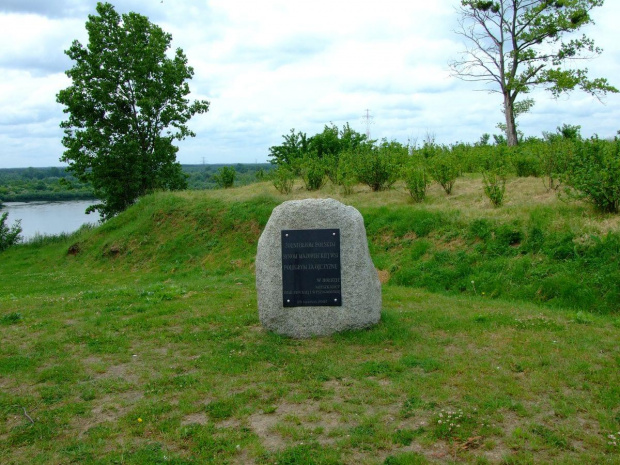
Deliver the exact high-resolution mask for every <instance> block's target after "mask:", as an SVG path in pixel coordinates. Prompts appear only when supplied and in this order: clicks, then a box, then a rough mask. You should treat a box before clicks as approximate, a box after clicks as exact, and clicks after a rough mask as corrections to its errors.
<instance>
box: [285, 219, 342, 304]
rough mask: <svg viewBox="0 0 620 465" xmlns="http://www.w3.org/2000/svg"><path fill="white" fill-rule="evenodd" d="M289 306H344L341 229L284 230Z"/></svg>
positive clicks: (286, 290) (286, 292)
mask: <svg viewBox="0 0 620 465" xmlns="http://www.w3.org/2000/svg"><path fill="white" fill-rule="evenodd" d="M282 298H283V305H284V306H285V307H332V306H333V307H340V306H341V305H342V294H341V288H340V230H339V229H289V230H282Z"/></svg>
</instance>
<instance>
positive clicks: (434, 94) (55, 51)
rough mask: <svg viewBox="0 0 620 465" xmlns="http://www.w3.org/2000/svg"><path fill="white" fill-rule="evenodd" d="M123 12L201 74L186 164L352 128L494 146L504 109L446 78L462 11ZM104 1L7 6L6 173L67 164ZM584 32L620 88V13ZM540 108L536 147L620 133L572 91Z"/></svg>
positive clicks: (275, 5)
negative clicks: (70, 119)
mask: <svg viewBox="0 0 620 465" xmlns="http://www.w3.org/2000/svg"><path fill="white" fill-rule="evenodd" d="M111 3H113V4H114V5H115V7H116V10H117V11H118V12H119V13H127V12H129V11H135V12H137V13H141V14H143V15H145V16H148V17H149V19H150V20H151V21H152V22H154V23H157V24H158V25H160V26H161V27H162V28H163V29H164V30H165V31H167V32H170V33H171V34H172V37H173V43H172V46H173V48H176V47H180V48H182V49H183V50H184V51H185V53H186V55H187V57H188V60H189V64H190V65H191V66H193V67H194V70H195V76H194V79H193V80H192V81H191V82H190V88H191V89H192V97H193V98H201V99H207V100H209V101H210V102H211V109H210V111H209V112H208V113H206V114H204V115H198V116H196V117H194V119H193V120H192V122H191V123H190V125H191V127H192V129H193V130H194V131H195V132H196V134H197V136H196V137H195V138H193V139H187V140H185V141H183V142H181V143H180V151H179V154H178V158H179V161H180V162H181V163H184V164H198V163H203V162H205V163H254V162H256V161H258V162H264V161H267V160H268V155H269V147H270V146H272V145H278V144H280V142H281V141H282V135H283V134H285V133H288V132H289V130H290V129H291V128H295V129H297V130H302V131H304V132H306V133H307V134H308V135H313V134H315V133H317V132H320V131H321V130H322V129H323V126H324V125H325V124H330V123H331V122H333V123H335V124H336V125H338V126H342V125H343V124H345V123H346V122H349V123H350V125H351V126H352V127H353V128H354V129H356V130H357V131H359V132H361V133H364V132H365V131H366V120H365V118H364V115H365V114H366V110H367V109H368V110H370V116H371V117H372V124H371V125H370V131H371V137H372V138H377V139H380V138H384V137H385V138H388V139H396V140H398V141H400V142H403V143H406V142H407V141H408V140H413V141H416V140H417V141H418V143H420V142H421V141H423V140H424V138H425V137H427V136H428V135H430V136H433V137H434V138H435V140H436V141H437V142H440V143H446V144H447V143H452V142H456V141H464V142H474V141H477V140H478V139H479V138H480V136H481V135H482V134H483V133H485V132H486V133H491V134H497V133H499V130H498V129H496V127H495V126H496V124H497V123H498V122H499V121H502V118H503V117H502V114H501V112H500V110H501V100H500V97H499V96H498V95H496V94H489V93H488V92H485V91H480V89H481V87H480V85H479V84H475V83H466V82H462V81H459V80H458V79H455V78H453V77H450V75H449V70H448V62H449V61H450V60H451V59H454V58H456V57H457V54H458V52H459V51H460V50H462V49H463V43H462V42H461V40H460V38H459V37H458V36H457V35H455V34H454V32H453V30H454V29H455V28H456V25H457V24H456V17H457V16H456V13H455V8H456V7H457V6H458V5H459V4H460V2H459V0H381V1H379V0H355V1H353V0H312V1H299V0H164V1H163V2H162V1H161V0H116V1H113V2H111ZM95 5H96V1H94V0H54V1H50V0H0V168H10V167H27V166H33V167H38V166H60V165H61V163H60V161H59V158H60V156H61V154H62V152H63V146H62V144H61V138H62V131H61V130H60V128H59V124H60V122H61V121H62V119H63V113H62V106H61V105H59V104H57V103H56V94H57V93H58V91H59V90H61V89H63V88H65V87H67V86H68V85H69V84H70V82H69V80H68V78H67V77H66V76H65V74H64V71H65V70H67V69H69V68H70V67H71V65H72V64H71V61H70V60H69V59H68V57H66V55H64V50H66V49H67V48H69V46H70V45H71V42H72V41H73V40H74V39H78V40H79V41H80V42H82V43H83V44H86V43H87V42H88V37H87V35H86V31H85V28H84V24H85V22H86V20H87V16H88V14H92V13H94V11H95ZM593 16H594V18H595V21H596V25H595V26H589V27H588V28H586V29H585V30H584V31H583V32H586V33H587V34H588V35H589V36H590V37H592V38H593V39H594V40H595V41H596V43H597V45H599V46H600V47H602V48H603V49H604V52H603V55H602V56H601V57H599V58H597V59H596V60H593V61H590V62H586V63H585V66H587V67H588V68H589V70H590V76H591V77H607V78H608V79H609V80H610V82H611V83H612V84H613V85H615V86H616V87H620V40H619V39H620V33H619V32H618V28H617V22H618V18H620V1H618V0H608V1H607V2H606V3H605V5H604V6H603V7H602V8H599V9H598V10H595V11H594V13H593ZM532 95H533V96H534V97H535V98H536V101H537V103H536V105H535V106H534V108H533V109H532V111H531V113H529V114H528V115H525V116H523V117H522V118H521V122H520V126H521V129H522V130H523V131H524V133H525V134H526V135H533V136H540V135H541V133H542V132H543V131H551V132H553V131H555V128H556V127H557V126H561V125H562V124H564V123H567V124H575V125H581V126H582V134H583V135H585V136H590V135H592V134H594V133H597V134H599V135H600V136H601V137H611V136H613V135H615V134H616V131H617V130H618V129H620V96H619V95H617V94H616V95H611V96H608V97H607V98H606V99H605V100H604V102H603V103H600V102H598V101H597V100H596V99H594V98H593V97H590V96H588V95H586V94H583V93H580V92H575V93H573V94H571V95H570V96H569V97H562V98H561V99H559V100H554V99H552V98H551V97H550V96H549V95H547V94H546V93H541V92H536V93H534V94H532Z"/></svg>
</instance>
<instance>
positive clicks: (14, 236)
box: [0, 212, 22, 252]
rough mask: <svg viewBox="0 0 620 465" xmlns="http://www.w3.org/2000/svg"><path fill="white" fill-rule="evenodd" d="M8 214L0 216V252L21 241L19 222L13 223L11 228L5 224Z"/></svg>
mask: <svg viewBox="0 0 620 465" xmlns="http://www.w3.org/2000/svg"><path fill="white" fill-rule="evenodd" d="M8 217H9V214H8V212H7V213H3V214H2V215H0V252H2V251H3V250H6V249H8V248H9V247H11V246H12V245H14V244H17V243H18V242H19V241H21V239H22V238H21V236H20V234H21V232H22V227H21V221H20V220H17V221H15V222H14V223H13V226H11V227H9V225H8V224H7V218H8Z"/></svg>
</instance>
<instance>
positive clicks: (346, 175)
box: [335, 150, 357, 195]
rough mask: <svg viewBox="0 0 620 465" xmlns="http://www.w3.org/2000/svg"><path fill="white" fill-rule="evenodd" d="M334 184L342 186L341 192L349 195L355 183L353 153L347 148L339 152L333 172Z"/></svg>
mask: <svg viewBox="0 0 620 465" xmlns="http://www.w3.org/2000/svg"><path fill="white" fill-rule="evenodd" d="M335 181H336V182H335V184H337V185H339V186H341V187H342V190H343V193H344V194H345V195H349V194H351V193H352V192H353V186H355V184H357V176H356V169H355V153H354V152H352V151H350V150H348V151H346V152H343V153H341V154H340V157H339V158H338V166H337V168H336V172H335Z"/></svg>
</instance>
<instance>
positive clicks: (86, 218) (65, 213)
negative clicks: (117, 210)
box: [0, 200, 99, 241]
mask: <svg viewBox="0 0 620 465" xmlns="http://www.w3.org/2000/svg"><path fill="white" fill-rule="evenodd" d="M95 203H97V201H95V200H71V201H66V202H6V203H4V204H3V207H2V209H0V214H4V213H6V212H8V213H9V217H8V219H7V223H6V224H7V225H8V226H9V227H10V226H12V225H13V223H14V222H15V220H21V227H22V233H21V236H22V238H23V239H24V241H27V240H29V239H32V238H33V237H35V236H36V235H47V236H50V235H55V234H60V233H72V232H74V231H76V230H78V229H79V228H80V226H82V225H83V224H85V223H98V222H99V213H97V212H95V213H91V214H90V215H87V214H85V213H84V211H85V210H86V208H88V207H89V206H91V205H93V204H95Z"/></svg>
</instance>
